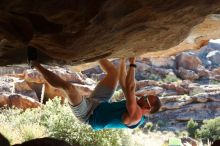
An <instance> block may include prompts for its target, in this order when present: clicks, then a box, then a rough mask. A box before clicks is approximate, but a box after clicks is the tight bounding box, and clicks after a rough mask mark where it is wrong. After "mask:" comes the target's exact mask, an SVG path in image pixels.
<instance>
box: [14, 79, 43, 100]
mask: <svg viewBox="0 0 220 146" xmlns="http://www.w3.org/2000/svg"><path fill="white" fill-rule="evenodd" d="M14 93H17V94H21V95H24V96H28V97H31V98H33V99H35V100H36V101H39V97H38V96H37V94H36V92H35V91H34V90H33V89H32V88H31V87H30V86H29V84H28V83H27V82H26V81H24V80H17V81H16V82H14Z"/></svg>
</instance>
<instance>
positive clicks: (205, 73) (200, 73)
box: [196, 65, 211, 78]
mask: <svg viewBox="0 0 220 146" xmlns="http://www.w3.org/2000/svg"><path fill="white" fill-rule="evenodd" d="M196 73H197V74H198V76H199V78H209V77H210V74H211V73H210V71H209V70H207V69H206V68H205V67H204V66H202V65H199V66H198V67H197V69H196Z"/></svg>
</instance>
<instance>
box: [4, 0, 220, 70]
mask: <svg viewBox="0 0 220 146" xmlns="http://www.w3.org/2000/svg"><path fill="white" fill-rule="evenodd" d="M219 12H220V1H219V0H212V1H210V0H200V1H197V0H184V1H182V0H175V1H174V0H156V1H155V0H46V1H45V0H32V1H30V0H13V1H11V0H1V1H0V65H1V66H3V65H9V64H19V63H24V62H25V61H26V48H27V46H28V45H31V46H34V47H36V48H38V50H39V60H40V62H42V63H47V64H62V65H64V64H68V65H77V64H82V63H87V62H92V61H96V60H98V59H100V58H104V57H108V58H113V57H120V56H133V55H143V54H145V55H146V56H149V55H150V56H154V55H155V56H162V55H172V54H175V53H177V52H180V51H183V50H186V49H197V48H199V46H201V45H204V44H205V43H206V42H207V40H208V39H210V38H218V37H219V36H220V28H219V27H220V25H219V23H220V22H219V18H220V16H218V15H217V14H218V13H219ZM210 14H215V15H210ZM207 16H208V17H207ZM202 22H203V23H202ZM196 25H198V27H194V26H196ZM191 30H192V31H191ZM210 32H211V33H212V34H210ZM208 33H209V34H208ZM189 34H190V35H189ZM181 42H182V43H181ZM180 43H181V44H180ZM178 44H180V46H177V45H178ZM181 45H182V46H181Z"/></svg>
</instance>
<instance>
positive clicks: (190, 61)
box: [176, 52, 202, 71]
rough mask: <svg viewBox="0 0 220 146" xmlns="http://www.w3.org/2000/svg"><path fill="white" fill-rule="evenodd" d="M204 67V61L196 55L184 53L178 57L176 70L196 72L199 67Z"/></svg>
mask: <svg viewBox="0 0 220 146" xmlns="http://www.w3.org/2000/svg"><path fill="white" fill-rule="evenodd" d="M200 65H202V61H201V60H200V59H199V57H197V55H196V54H195V53H192V52H183V53H180V54H179V55H177V56H176V69H178V70H179V69H180V68H184V69H187V70H192V71H196V70H197V68H198V66H200Z"/></svg>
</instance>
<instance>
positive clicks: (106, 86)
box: [91, 59, 118, 101]
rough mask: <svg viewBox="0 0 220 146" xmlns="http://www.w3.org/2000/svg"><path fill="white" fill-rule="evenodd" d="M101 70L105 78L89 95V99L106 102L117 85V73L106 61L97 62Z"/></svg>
mask: <svg viewBox="0 0 220 146" xmlns="http://www.w3.org/2000/svg"><path fill="white" fill-rule="evenodd" d="M99 64H100V66H101V68H102V69H103V70H104V71H105V72H106V76H105V77H104V78H103V79H102V80H101V81H100V82H99V83H98V85H97V86H96V88H95V90H94V91H93V93H92V94H91V98H95V99H97V100H99V101H108V100H110V99H111V97H112V95H113V94H114V91H115V88H116V86H117V83H118V71H117V69H116V67H115V66H114V65H113V64H112V63H111V62H110V61H108V60H107V59H101V60H99Z"/></svg>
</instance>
